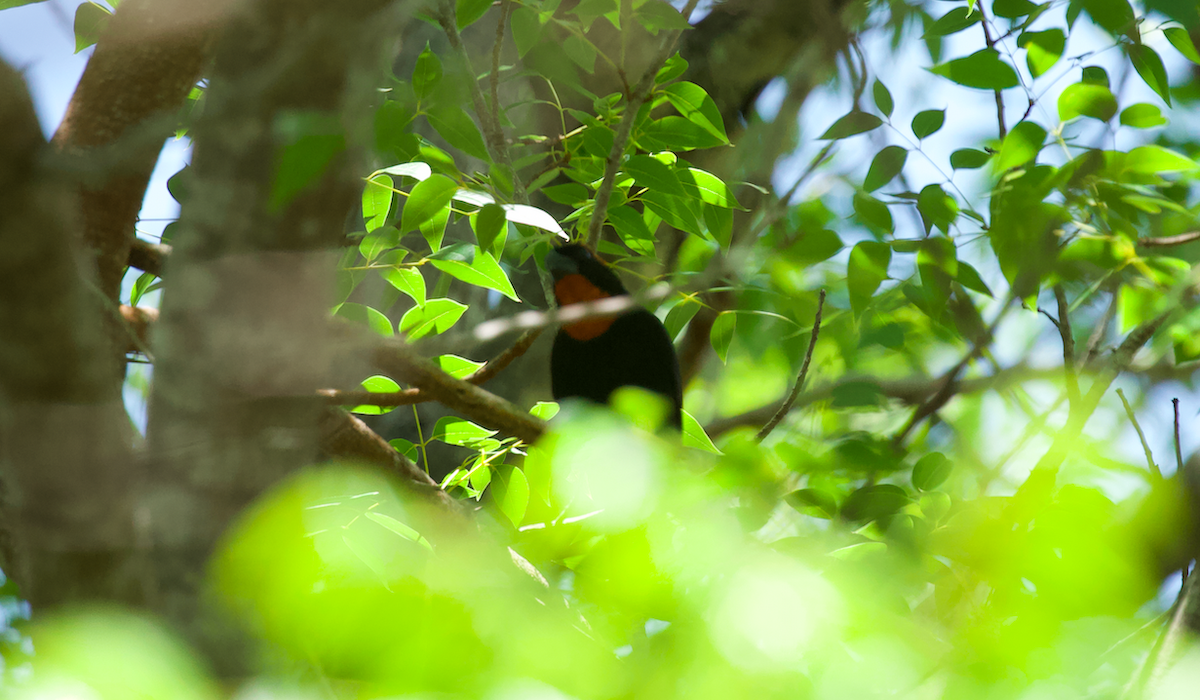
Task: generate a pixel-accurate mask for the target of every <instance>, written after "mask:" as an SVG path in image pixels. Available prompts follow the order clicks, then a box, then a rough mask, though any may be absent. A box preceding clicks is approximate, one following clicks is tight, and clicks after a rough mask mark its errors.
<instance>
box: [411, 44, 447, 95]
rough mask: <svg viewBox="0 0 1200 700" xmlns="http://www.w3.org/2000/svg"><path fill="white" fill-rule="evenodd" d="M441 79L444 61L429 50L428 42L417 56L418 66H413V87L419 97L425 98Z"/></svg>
mask: <svg viewBox="0 0 1200 700" xmlns="http://www.w3.org/2000/svg"><path fill="white" fill-rule="evenodd" d="M441 80H442V62H441V60H439V59H438V57H437V55H435V54H434V53H433V51H430V50H429V42H426V43H425V50H424V51H422V52H421V55H420V56H417V66H416V67H415V68H413V75H412V87H413V92H414V93H416V95H417V99H418V100H424V99H425V98H426V97H429V95H431V94H432V93H433V89H434V88H436V87H437V85H438V83H439V82H441Z"/></svg>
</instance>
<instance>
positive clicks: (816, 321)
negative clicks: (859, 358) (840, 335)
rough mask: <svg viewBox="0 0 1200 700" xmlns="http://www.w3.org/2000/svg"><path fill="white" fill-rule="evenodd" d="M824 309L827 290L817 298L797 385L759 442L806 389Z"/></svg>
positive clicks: (768, 433)
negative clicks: (802, 390) (801, 390)
mask: <svg viewBox="0 0 1200 700" xmlns="http://www.w3.org/2000/svg"><path fill="white" fill-rule="evenodd" d="M824 309H825V290H824V289H822V290H821V292H820V294H819V295H818V296H817V314H816V316H814V317H813V327H812V335H811V336H809V338H808V349H807V350H805V351H804V363H803V364H801V365H800V374H798V375H796V383H795V385H793V386H792V392H791V393H790V394H788V397H787V400H786V401H784V402H783V405H782V406H780V407H779V410H778V411H776V412H775V415H773V416H771V420H769V421H767V424H766V425H764V426H763V427H762V430H760V431H758V435H757V436H755V440H757V441H758V442H762V441H763V440H765V439H766V437H767V436H768V435H770V434H771V431H772V430H774V429H775V426H777V425H779V422H780V421H782V420H783V417H784V416H786V415H787V414H788V412H789V411H791V410H792V406H793V405H794V404H795V403H796V397H797V396H799V395H800V389H801V388H803V387H804V380H805V378H806V377H808V365H809V363H811V362H812V356H813V348H815V347H816V346H817V336H818V335H820V334H821V312H822V311H823V310H824Z"/></svg>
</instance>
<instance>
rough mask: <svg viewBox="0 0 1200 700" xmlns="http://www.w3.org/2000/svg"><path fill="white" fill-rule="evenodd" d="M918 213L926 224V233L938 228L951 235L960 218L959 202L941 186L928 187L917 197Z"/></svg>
mask: <svg viewBox="0 0 1200 700" xmlns="http://www.w3.org/2000/svg"><path fill="white" fill-rule="evenodd" d="M917 211H918V212H920V214H921V221H923V222H924V223H925V232H926V233H928V232H929V230H930V228H932V227H934V226H936V227H938V228H939V229H941V230H942V231H943V232H946V233H949V232H950V226H951V224H953V223H954V220H955V219H957V218H958V202H957V201H956V200H955V199H954V197H952V196H950V195H949V194H948V193H947V192H946V190H944V189H942V186H941V185H926V186H925V187H924V188H922V190H921V194H920V195H918V196H917Z"/></svg>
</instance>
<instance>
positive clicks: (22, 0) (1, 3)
mask: <svg viewBox="0 0 1200 700" xmlns="http://www.w3.org/2000/svg"><path fill="white" fill-rule="evenodd" d="M39 2H46V0H0V10H7V9H9V8H11V7H21V6H22V5H34V4H37V3H39Z"/></svg>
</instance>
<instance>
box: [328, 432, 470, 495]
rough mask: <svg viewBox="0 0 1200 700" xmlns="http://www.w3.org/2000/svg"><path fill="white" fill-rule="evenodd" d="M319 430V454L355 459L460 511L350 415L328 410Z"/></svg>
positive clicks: (421, 473) (425, 476)
mask: <svg viewBox="0 0 1200 700" xmlns="http://www.w3.org/2000/svg"><path fill="white" fill-rule="evenodd" d="M320 430H321V450H322V451H323V452H325V453H326V454H328V455H330V456H331V457H346V458H351V459H357V460H361V461H363V462H366V463H368V464H373V465H375V466H377V467H381V468H383V469H384V470H385V471H387V472H390V473H392V474H394V475H396V476H398V477H400V478H399V481H400V483H401V484H402V485H403V486H404V487H405V488H407V489H408V490H409V491H410V492H412V493H414V494H416V495H418V496H420V497H421V498H423V499H425V500H427V501H430V502H433V503H435V504H437V505H439V506H442V507H443V508H446V509H447V510H450V511H454V512H458V511H461V509H462V506H461V504H460V503H459V502H458V501H457V500H455V499H454V498H452V497H451V496H450V494H448V493H446V492H445V491H443V490H442V489H441V487H440V486H438V484H437V482H436V481H434V480H433V479H431V478H430V477H429V475H428V474H426V473H425V471H424V470H422V469H421V468H420V467H418V466H417V465H416V464H415V463H413V461H412V460H411V459H409V458H407V457H405V456H404V455H402V454H400V453H399V452H397V451H396V449H395V448H393V447H392V446H391V445H389V444H388V443H387V441H386V440H384V439H383V438H382V437H380V436H379V435H378V434H376V433H375V431H373V430H371V429H370V428H369V427H367V424H366V423H363V422H362V421H361V420H359V419H358V418H356V417H354V416H353V415H351V414H349V413H347V412H346V411H343V410H341V409H338V408H328V409H326V410H325V413H324V414H322V416H321V421H320Z"/></svg>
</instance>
